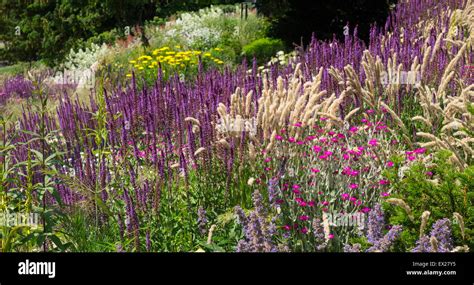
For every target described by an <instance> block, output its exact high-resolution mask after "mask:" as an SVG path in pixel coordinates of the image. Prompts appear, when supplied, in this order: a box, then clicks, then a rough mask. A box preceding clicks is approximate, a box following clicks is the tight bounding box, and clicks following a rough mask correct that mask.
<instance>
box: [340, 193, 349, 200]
mask: <svg viewBox="0 0 474 285" xmlns="http://www.w3.org/2000/svg"><path fill="white" fill-rule="evenodd" d="M341 198H342V200H344V201H345V200H347V199H349V194H347V193H343V194H341Z"/></svg>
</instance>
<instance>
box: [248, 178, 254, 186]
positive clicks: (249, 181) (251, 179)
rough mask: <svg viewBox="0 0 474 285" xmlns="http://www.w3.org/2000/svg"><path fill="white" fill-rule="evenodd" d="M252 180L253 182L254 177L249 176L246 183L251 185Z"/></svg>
mask: <svg viewBox="0 0 474 285" xmlns="http://www.w3.org/2000/svg"><path fill="white" fill-rule="evenodd" d="M254 182H255V178H253V177H250V178H249V180H247V185H248V186H252V185H253V183H254Z"/></svg>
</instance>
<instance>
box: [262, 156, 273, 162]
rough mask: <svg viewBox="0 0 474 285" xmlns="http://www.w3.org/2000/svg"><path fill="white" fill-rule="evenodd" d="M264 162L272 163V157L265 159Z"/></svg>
mask: <svg viewBox="0 0 474 285" xmlns="http://www.w3.org/2000/svg"><path fill="white" fill-rule="evenodd" d="M264 161H265V162H270V161H272V158H271V157H267V158H265V160H264Z"/></svg>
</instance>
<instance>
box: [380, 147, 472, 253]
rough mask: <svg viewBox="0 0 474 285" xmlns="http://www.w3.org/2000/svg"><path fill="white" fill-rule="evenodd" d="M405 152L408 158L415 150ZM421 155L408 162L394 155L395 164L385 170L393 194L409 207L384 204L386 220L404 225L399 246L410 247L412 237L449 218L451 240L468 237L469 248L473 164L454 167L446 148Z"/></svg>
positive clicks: (457, 240) (464, 240)
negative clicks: (431, 153) (461, 167)
mask: <svg viewBox="0 0 474 285" xmlns="http://www.w3.org/2000/svg"><path fill="white" fill-rule="evenodd" d="M418 152H421V151H420V149H418ZM406 155H407V159H408V160H411V159H413V158H414V156H413V155H415V154H413V153H412V152H408V153H407V154H406ZM418 156H420V154H418ZM423 156H424V157H419V158H417V159H416V160H413V161H412V162H409V163H408V165H406V164H405V165H403V164H401V161H402V159H401V158H397V159H394V161H395V162H396V163H395V164H396V166H395V167H393V168H388V169H387V170H386V173H385V175H386V176H387V177H388V179H390V181H391V182H392V186H393V190H394V192H396V193H397V194H395V195H394V196H393V197H396V198H399V199H403V201H404V202H405V203H406V205H408V207H409V212H407V211H406V210H405V209H403V207H399V206H393V205H386V209H387V213H388V214H389V216H390V222H391V223H393V224H401V225H403V226H404V231H403V233H402V244H401V245H400V246H401V247H403V248H401V249H400V250H410V249H411V248H413V247H414V246H415V241H416V240H417V239H418V238H419V237H422V236H423V235H424V234H427V230H428V229H429V226H430V224H432V223H433V222H435V221H437V220H441V219H445V218H448V219H451V224H452V226H451V229H452V231H453V239H454V244H466V241H470V242H469V243H468V244H467V245H468V246H469V247H470V248H472V247H473V246H474V243H473V242H472V235H473V229H474V220H473V218H472V217H473V213H474V207H473V202H474V195H473V191H472V190H473V189H474V166H470V167H468V168H466V169H465V170H462V171H461V170H458V169H457V168H456V167H455V165H453V164H452V163H450V162H449V158H450V157H451V156H452V153H451V152H449V151H447V150H443V151H439V152H437V153H435V154H433V155H423ZM397 161H398V162H397ZM426 211H428V212H429V214H428V213H426ZM454 213H457V214H454ZM423 215H425V218H422V216H423ZM458 215H460V216H458ZM459 217H461V219H462V220H463V221H462V222H461V221H460V220H458V218H459ZM423 220H425V221H423ZM422 224H425V225H424V226H422ZM461 224H464V225H463V226H461Z"/></svg>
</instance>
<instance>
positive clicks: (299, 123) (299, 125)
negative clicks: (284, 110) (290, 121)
mask: <svg viewBox="0 0 474 285" xmlns="http://www.w3.org/2000/svg"><path fill="white" fill-rule="evenodd" d="M302 125H303V123H302V122H298V123H296V124H294V125H293V127H298V128H299V127H301V126H302Z"/></svg>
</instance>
